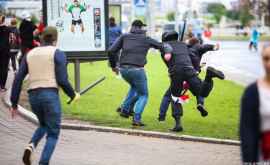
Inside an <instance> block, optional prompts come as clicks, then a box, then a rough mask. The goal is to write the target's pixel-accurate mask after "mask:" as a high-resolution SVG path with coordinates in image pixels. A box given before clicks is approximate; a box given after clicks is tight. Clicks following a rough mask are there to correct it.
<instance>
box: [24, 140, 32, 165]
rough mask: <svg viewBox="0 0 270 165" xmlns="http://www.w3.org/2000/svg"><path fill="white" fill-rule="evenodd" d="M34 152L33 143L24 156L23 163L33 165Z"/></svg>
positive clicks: (26, 149)
mask: <svg viewBox="0 0 270 165" xmlns="http://www.w3.org/2000/svg"><path fill="white" fill-rule="evenodd" d="M33 152H34V145H33V143H31V144H29V145H28V146H27V147H26V148H25V150H24V154H23V163H24V164H25V165H31V164H32V154H33Z"/></svg>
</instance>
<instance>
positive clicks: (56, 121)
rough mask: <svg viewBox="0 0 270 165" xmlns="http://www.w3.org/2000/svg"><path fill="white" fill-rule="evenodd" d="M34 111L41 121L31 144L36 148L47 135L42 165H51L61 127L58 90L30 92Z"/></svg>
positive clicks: (41, 160)
mask: <svg viewBox="0 0 270 165" xmlns="http://www.w3.org/2000/svg"><path fill="white" fill-rule="evenodd" d="M29 101H30V104H31V107H32V111H33V112H34V114H35V115H36V116H37V118H38V120H39V127H38V128H37V130H36V131H35V133H34V135H33V137H32V139H31V143H33V144H34V146H35V147H36V146H37V145H38V143H39V141H40V140H41V139H42V138H43V137H44V135H45V134H47V140H46V144H45V146H44V148H43V151H42V154H41V158H40V162H39V164H40V165H47V164H49V161H50V158H51V156H52V154H53V151H54V149H55V146H56V143H57V141H58V137H59V133H60V126H61V104H60V100H59V96H58V91H57V89H37V90H34V91H30V92H29Z"/></svg>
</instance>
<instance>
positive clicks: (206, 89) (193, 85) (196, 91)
mask: <svg viewBox="0 0 270 165" xmlns="http://www.w3.org/2000/svg"><path fill="white" fill-rule="evenodd" d="M206 77H207V75H206ZM170 78H171V92H172V95H173V96H175V97H180V96H181V93H182V91H183V82H184V81H186V82H187V83H188V84H189V90H190V91H191V93H192V94H193V95H194V96H196V97H197V96H201V97H208V95H209V94H210V92H211V91H212V89H213V80H212V79H211V78H205V80H204V81H202V80H201V79H200V78H199V76H198V75H197V74H196V71H195V70H194V69H192V68H190V69H189V68H188V69H182V70H181V71H178V72H176V73H175V74H173V75H171V76H170Z"/></svg>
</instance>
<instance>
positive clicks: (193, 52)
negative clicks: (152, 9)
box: [158, 33, 220, 121]
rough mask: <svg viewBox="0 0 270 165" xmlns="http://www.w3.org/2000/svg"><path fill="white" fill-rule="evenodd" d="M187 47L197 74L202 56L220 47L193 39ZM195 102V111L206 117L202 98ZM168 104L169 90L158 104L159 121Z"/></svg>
mask: <svg viewBox="0 0 270 165" xmlns="http://www.w3.org/2000/svg"><path fill="white" fill-rule="evenodd" d="M164 35H165V33H164ZM187 46H188V50H189V56H190V58H191V61H192V65H193V67H194V69H195V70H196V71H197V73H198V74H199V73H200V72H201V66H200V64H201V59H202V57H203V55H204V54H205V53H207V52H208V51H217V50H219V47H220V46H219V44H216V45H211V44H200V41H199V40H198V39H197V38H195V37H192V38H190V39H189V40H188V43H187ZM187 85H188V84H187ZM196 100H197V109H198V110H199V111H200V113H201V116H202V117H206V116H207V115H208V112H207V111H206V110H205V108H204V98H203V97H200V96H198V97H196ZM170 103H171V90H170V88H169V89H168V90H167V91H166V92H165V94H164V96H163V98H162V101H161V104H160V109H159V112H160V113H159V117H158V120H159V121H165V118H166V113H167V110H168V107H169V105H170ZM173 112H174V111H173ZM173 115H177V114H173Z"/></svg>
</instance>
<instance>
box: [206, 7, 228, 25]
mask: <svg viewBox="0 0 270 165" xmlns="http://www.w3.org/2000/svg"><path fill="white" fill-rule="evenodd" d="M207 11H208V12H209V13H211V14H213V16H214V18H215V21H216V23H220V20H221V18H222V17H223V16H225V15H226V8H225V6H224V5H223V4H221V3H210V4H208V6H207Z"/></svg>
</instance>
